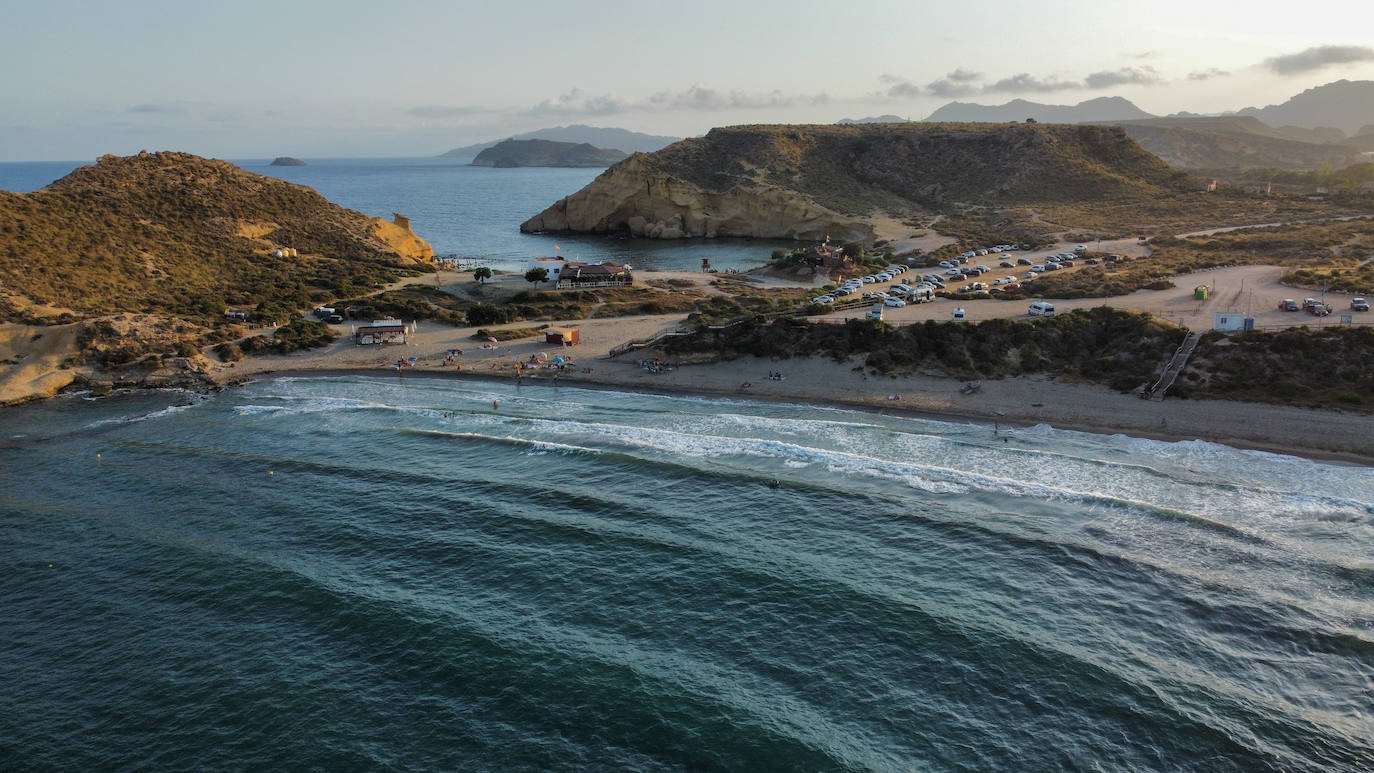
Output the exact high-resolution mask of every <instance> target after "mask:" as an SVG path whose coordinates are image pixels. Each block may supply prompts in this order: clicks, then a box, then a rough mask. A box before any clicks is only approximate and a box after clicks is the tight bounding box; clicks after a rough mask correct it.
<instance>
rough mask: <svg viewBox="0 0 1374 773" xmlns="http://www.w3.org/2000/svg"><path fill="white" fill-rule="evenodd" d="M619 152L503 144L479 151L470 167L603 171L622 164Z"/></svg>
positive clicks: (552, 144) (574, 146)
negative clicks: (552, 167) (524, 167)
mask: <svg viewBox="0 0 1374 773" xmlns="http://www.w3.org/2000/svg"><path fill="white" fill-rule="evenodd" d="M628 155H629V154H628V153H626V152H624V151H622V150H613V149H603V148H598V147H593V146H592V145H590V144H588V143H585V142H583V143H580V144H579V143H575V142H553V141H551V140H506V141H505V142H498V143H497V144H495V145H493V146H491V147H489V148H487V149H486V150H483V151H482V152H481V153H478V154H477V157H476V158H474V159H473V160H472V165H473V166H494V167H499V168H502V169H508V168H512V167H519V166H562V167H607V166H610V165H611V164H614V163H616V162H617V161H622V160H624V159H625V158H626V157H627V156H628Z"/></svg>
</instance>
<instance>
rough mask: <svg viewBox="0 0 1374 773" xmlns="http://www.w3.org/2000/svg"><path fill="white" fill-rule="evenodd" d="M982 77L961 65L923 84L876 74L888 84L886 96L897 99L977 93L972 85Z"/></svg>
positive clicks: (959, 95) (893, 76)
mask: <svg viewBox="0 0 1374 773" xmlns="http://www.w3.org/2000/svg"><path fill="white" fill-rule="evenodd" d="M982 79H983V74H982V73H980V72H973V71H972V70H965V69H964V68H962V67H959V68H956V69H955V70H954V72H951V73H947V74H946V75H945V76H944V77H943V78H937V79H935V80H933V81H931V82H930V83H927V84H926V85H924V86H920V85H917V84H916V83H913V82H912V81H910V80H908V79H906V78H902V77H900V76H897V75H891V74H888V73H884V74H882V75H879V76H878V80H880V81H882V82H883V83H887V84H890V85H889V86H888V88H887V92H886V94H887V96H889V97H896V98H899V99H909V98H912V97H925V96H931V97H966V96H968V95H970V94H976V93H978V87H977V86H976V85H974V82H975V81H979V80H982Z"/></svg>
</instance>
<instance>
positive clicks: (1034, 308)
mask: <svg viewBox="0 0 1374 773" xmlns="http://www.w3.org/2000/svg"><path fill="white" fill-rule="evenodd" d="M1026 313H1028V314H1030V315H1031V316H1032V317H1053V316H1054V304H1053V303H1047V302H1045V301H1036V302H1035V303H1032V304H1031V305H1030V308H1029V309H1028V310H1027V312H1026Z"/></svg>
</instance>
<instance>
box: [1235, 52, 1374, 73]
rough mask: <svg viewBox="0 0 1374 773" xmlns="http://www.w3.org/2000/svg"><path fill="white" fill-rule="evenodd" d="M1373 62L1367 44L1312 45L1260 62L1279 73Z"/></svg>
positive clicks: (1373, 56) (1373, 57)
mask: <svg viewBox="0 0 1374 773" xmlns="http://www.w3.org/2000/svg"><path fill="white" fill-rule="evenodd" d="M1355 62H1374V48H1370V47H1369V46H1314V47H1312V48H1309V49H1306V50H1303V51H1299V52H1298V53H1296V54H1284V55H1283V56H1271V57H1269V58H1268V59H1265V60H1264V62H1262V64H1263V65H1264V66H1265V67H1268V68H1269V69H1270V70H1273V71H1274V72H1276V73H1278V74H1279V75H1298V74H1301V73H1305V72H1311V71H1313V70H1320V69H1323V68H1325V67H1330V66H1331V65H1335V64H1352V63H1355Z"/></svg>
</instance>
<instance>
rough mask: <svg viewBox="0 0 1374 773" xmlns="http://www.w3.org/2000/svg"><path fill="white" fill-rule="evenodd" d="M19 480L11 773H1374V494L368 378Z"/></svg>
mask: <svg viewBox="0 0 1374 773" xmlns="http://www.w3.org/2000/svg"><path fill="white" fill-rule="evenodd" d="M0 469H3V470H4V471H5V481H6V483H5V485H4V487H3V488H0V567H3V571H0V642H2V643H3V649H0V705H2V706H4V710H3V711H0V769H3V770H56V769H62V770H226V769H228V770H323V771H334V770H465V771H525V770H529V771H561V770H567V771H714V770H722V771H771V770H780V771H781V770H787V771H790V770H806V771H908V770H961V771H967V770H1014V771H1042V770H1097V771H1146V770H1151V771H1209V772H1210V771H1368V770H1371V769H1374V560H1372V559H1371V556H1372V555H1374V554H1372V553H1371V548H1374V470H1371V469H1370V468H1369V467H1362V466H1356V465H1350V464H1342V463H1334V462H1327V461H1315V460H1310V459H1302V458H1297V457H1292V456H1283V455H1278V454H1273V453H1265V452H1260V451H1249V450H1238V449H1234V448H1229V447H1226V446H1223V445H1218V444H1214V443H1208V442H1202V441H1185V442H1164V441H1158V440H1145V439H1138V438H1132V437H1127V436H1122V435H1097V434H1088V433H1080V432H1073V431H1067V430H1062V429H1055V428H1052V427H1049V426H1044V425H1040V426H1031V427H1015V428H1008V427H1005V426H992V425H989V424H986V423H981V422H971V421H965V420H949V419H939V418H923V417H920V416H912V415H895V414H894V415H889V414H887V413H882V412H876V411H874V412H869V411H860V410H852V409H848V408H837V407H834V406H827V405H808V404H781V403H768V402H755V401H751V400H743V399H720V398H706V397H690V396H669V395H659V394H648V393H642V392H635V391H622V390H616V389H588V388H578V387H572V386H567V385H563V386H555V385H543V386H536V385H528V384H527V385H525V386H517V385H515V384H512V383H509V382H507V381H504V380H503V381H499V382H497V381H483V380H476V379H470V380H465V379H460V378H457V377H448V378H442V377H422V376H417V375H409V374H408V375H405V376H399V375H394V374H393V375H380V374H378V375H348V376H341V375H330V376H318V377H283V378H269V379H265V380H262V381H258V382H255V383H251V384H248V385H245V386H242V387H239V388H235V389H230V390H228V391H225V392H223V393H220V394H215V395H209V396H205V395H196V394H190V393H185V392H176V391H168V392H131V393H126V394H117V395H115V396H112V397H106V398H101V399H95V398H92V397H91V396H89V395H81V394H75V395H68V396H65V397H59V398H55V399H52V400H48V401H44V402H40V403H35V404H29V405H24V406H20V407H15V408H8V409H5V410H4V411H0Z"/></svg>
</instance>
